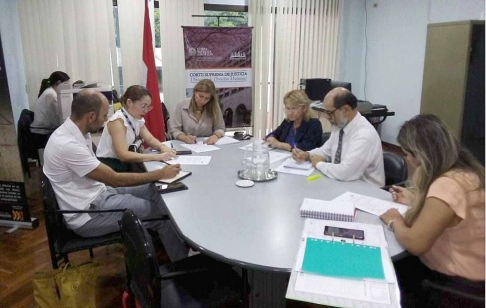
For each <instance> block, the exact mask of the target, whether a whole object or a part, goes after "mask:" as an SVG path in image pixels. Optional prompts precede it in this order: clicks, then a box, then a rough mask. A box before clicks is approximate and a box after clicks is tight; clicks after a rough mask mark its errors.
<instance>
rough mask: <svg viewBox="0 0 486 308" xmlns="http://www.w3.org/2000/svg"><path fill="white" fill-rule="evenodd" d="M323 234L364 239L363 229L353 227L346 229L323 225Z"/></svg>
mask: <svg viewBox="0 0 486 308" xmlns="http://www.w3.org/2000/svg"><path fill="white" fill-rule="evenodd" d="M324 235H329V236H333V235H334V236H337V237H344V238H350V239H353V238H354V239H356V240H364V231H363V230H355V229H346V228H338V227H330V226H326V227H324Z"/></svg>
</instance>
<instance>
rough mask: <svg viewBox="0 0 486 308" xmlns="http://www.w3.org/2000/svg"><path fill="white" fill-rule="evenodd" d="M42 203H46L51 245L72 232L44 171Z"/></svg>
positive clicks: (48, 233) (48, 234)
mask: <svg viewBox="0 0 486 308" xmlns="http://www.w3.org/2000/svg"><path fill="white" fill-rule="evenodd" d="M41 185H42V203H43V204H44V214H45V221H46V230H47V237H48V240H49V245H51V244H52V245H54V243H56V242H57V241H62V239H63V238H64V237H63V235H67V234H68V233H69V234H71V233H72V231H71V230H69V229H68V228H67V227H66V225H65V224H64V218H63V216H62V214H60V213H58V212H57V210H59V205H58V203H57V199H56V194H55V192H54V189H53V188H52V185H51V182H50V181H49V178H47V176H46V175H45V174H44V172H43V173H42V182H41Z"/></svg>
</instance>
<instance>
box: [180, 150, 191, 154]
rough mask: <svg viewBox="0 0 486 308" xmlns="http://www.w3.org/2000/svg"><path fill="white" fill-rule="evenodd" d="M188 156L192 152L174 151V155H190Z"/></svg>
mask: <svg viewBox="0 0 486 308" xmlns="http://www.w3.org/2000/svg"><path fill="white" fill-rule="evenodd" d="M190 154H192V151H190V150H180V151H176V155H190Z"/></svg>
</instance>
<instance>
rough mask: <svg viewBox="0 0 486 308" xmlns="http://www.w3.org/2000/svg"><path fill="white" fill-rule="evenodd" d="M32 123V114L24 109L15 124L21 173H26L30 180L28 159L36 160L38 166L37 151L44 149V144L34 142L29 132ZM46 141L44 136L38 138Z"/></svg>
mask: <svg viewBox="0 0 486 308" xmlns="http://www.w3.org/2000/svg"><path fill="white" fill-rule="evenodd" d="M32 122H34V112H32V111H30V110H28V109H24V110H22V112H21V113H20V117H19V121H18V122H17V144H18V146H19V153H20V161H21V164H22V171H23V173H24V174H25V173H27V175H28V176H29V178H30V170H29V158H31V159H35V160H37V162H38V163H39V166H40V158H39V149H42V148H44V146H45V144H41V143H39V142H38V141H36V138H34V136H33V134H32V133H31V132H30V125H31V124H32ZM40 137H42V138H45V139H47V138H46V137H45V136H40Z"/></svg>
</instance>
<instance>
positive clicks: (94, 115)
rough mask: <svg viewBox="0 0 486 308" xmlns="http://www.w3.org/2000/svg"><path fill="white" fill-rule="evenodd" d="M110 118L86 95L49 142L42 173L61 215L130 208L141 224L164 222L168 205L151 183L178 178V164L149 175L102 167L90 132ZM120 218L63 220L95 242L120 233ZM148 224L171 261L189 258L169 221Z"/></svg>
mask: <svg viewBox="0 0 486 308" xmlns="http://www.w3.org/2000/svg"><path fill="white" fill-rule="evenodd" d="M107 115H108V100H107V99H106V97H105V96H104V95H103V94H101V93H100V92H97V91H95V90H92V89H88V90H82V91H81V92H79V94H78V95H77V96H76V98H75V99H74V100H73V102H72V106H71V116H70V118H68V119H67V120H66V121H65V122H64V124H63V125H61V126H60V127H59V128H58V129H57V130H56V131H55V132H54V133H53V134H52V136H51V138H49V141H48V142H47V146H46V148H45V151H44V168H43V171H44V174H45V175H46V176H47V177H48V178H49V180H50V182H51V184H52V187H53V189H54V192H55V194H56V199H57V201H58V203H59V207H60V208H61V210H89V209H130V210H132V211H133V212H134V213H135V214H136V215H137V216H138V217H139V218H140V219H142V220H143V219H151V218H161V217H162V216H163V215H166V205H165V203H164V200H163V199H162V197H161V196H160V194H159V193H158V191H157V190H156V188H155V185H153V184H152V183H151V182H153V181H157V180H159V179H161V178H171V177H174V176H175V175H177V173H179V171H180V165H171V166H166V167H165V168H163V169H159V170H156V171H152V172H146V173H117V172H115V171H113V170H112V169H111V168H110V167H108V166H106V165H105V164H103V163H101V162H100V161H99V160H98V159H97V158H96V156H95V154H94V153H93V150H92V146H91V145H92V141H91V133H93V132H97V131H98V130H99V129H100V128H101V126H102V125H103V123H104V122H105V121H106V120H107ZM147 183H149V184H147ZM143 184H145V185H143ZM136 185H138V186H136ZM128 186H134V187H128ZM121 215H122V213H102V214H95V213H93V214H88V213H79V214H64V219H65V221H66V223H67V226H68V228H70V229H72V230H73V231H74V233H76V234H78V235H79V236H82V237H93V236H101V235H104V234H109V233H112V232H116V231H119V230H120V227H119V225H118V220H120V219H121ZM144 225H145V226H146V227H147V228H151V229H154V230H157V232H158V233H159V235H160V237H161V240H162V243H163V244H164V247H165V249H166V250H167V253H168V255H169V258H170V259H171V260H172V261H175V260H179V259H182V258H184V257H187V254H188V251H189V250H188V247H187V246H186V245H185V243H184V242H183V241H182V240H181V239H180V238H179V237H178V236H177V234H176V233H175V231H174V229H173V227H172V224H171V222H170V221H169V220H157V221H149V222H144Z"/></svg>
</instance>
